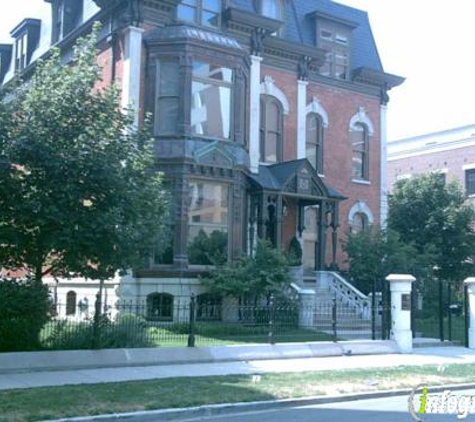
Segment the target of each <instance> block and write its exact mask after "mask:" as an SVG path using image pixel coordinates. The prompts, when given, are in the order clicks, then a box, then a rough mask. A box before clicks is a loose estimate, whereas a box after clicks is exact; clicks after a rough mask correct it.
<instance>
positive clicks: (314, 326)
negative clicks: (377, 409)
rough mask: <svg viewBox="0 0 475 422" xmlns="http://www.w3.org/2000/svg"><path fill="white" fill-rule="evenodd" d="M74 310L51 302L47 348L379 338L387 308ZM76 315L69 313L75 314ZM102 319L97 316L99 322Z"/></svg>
mask: <svg viewBox="0 0 475 422" xmlns="http://www.w3.org/2000/svg"><path fill="white" fill-rule="evenodd" d="M95 308H96V306H94V304H93V303H91V301H89V303H88V306H87V307H86V306H85V304H84V303H82V304H78V306H77V307H75V308H74V309H73V308H72V307H71V306H69V307H68V306H66V304H60V303H59V304H56V305H55V307H54V315H55V316H54V317H53V318H52V319H51V321H50V322H48V323H47V324H46V325H45V326H44V327H43V329H42V331H41V333H40V344H41V348H42V349H46V350H74V349H91V348H95V349H99V348H100V349H102V348H122V347H130V348H133V347H183V346H189V347H195V346H198V347H199V346H218V345H230V344H244V343H271V344H274V343H289V342H316V341H334V342H336V341H342V340H354V339H384V338H387V336H388V333H387V330H386V329H385V328H384V321H385V315H388V309H385V308H384V307H382V306H378V307H377V308H376V309H375V310H374V312H372V310H371V309H367V310H365V311H364V312H361V310H355V309H353V308H352V307H351V306H349V305H347V304H345V303H342V302H338V301H337V300H336V299H335V300H332V301H331V302H329V303H328V302H324V303H318V302H315V303H313V302H312V303H305V304H304V303H302V302H290V303H288V302H286V303H285V304H281V303H277V302H275V301H274V300H272V299H270V300H268V301H265V302H253V303H242V302H239V301H237V300H235V301H234V300H229V301H209V302H206V301H203V300H201V301H199V300H197V299H195V298H194V297H192V298H182V299H178V298H176V297H175V298H174V300H173V301H169V300H167V298H166V297H163V296H157V297H156V298H155V299H153V298H152V299H151V298H150V297H148V298H134V299H132V300H128V301H119V302H117V303H114V304H113V305H112V304H111V305H109V304H104V303H101V304H100V306H99V307H98V308H97V309H99V310H100V312H99V313H96V315H94V314H95V312H94V311H95ZM73 310H74V312H72V311H73ZM99 315H100V316H99Z"/></svg>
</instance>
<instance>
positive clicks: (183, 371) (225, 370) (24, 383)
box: [0, 347, 475, 390]
mask: <svg viewBox="0 0 475 422" xmlns="http://www.w3.org/2000/svg"><path fill="white" fill-rule="evenodd" d="M449 363H475V350H470V349H466V348H462V347H433V348H421V349H415V351H414V353H413V354H411V355H401V354H386V355H370V356H336V357H320V358H306V359H284V360H258V361H245V362H220V363H196V364H175V365H166V366H165V365H161V366H137V367H123V368H120V367H117V368H102V369H80V370H74V371H51V372H32V373H17V374H1V375H0V390H9V389H17V388H33V387H49V386H63V385H79V384H99V383H105V382H123V381H138V380H152V379H162V378H175V377H201V376H213V375H231V374H234V375H236V374H262V373H269V372H304V371H326V370H334V369H363V368H376V367H395V366H399V365H428V364H435V365H442V364H449Z"/></svg>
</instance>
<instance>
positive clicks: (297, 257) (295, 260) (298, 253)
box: [289, 236, 303, 266]
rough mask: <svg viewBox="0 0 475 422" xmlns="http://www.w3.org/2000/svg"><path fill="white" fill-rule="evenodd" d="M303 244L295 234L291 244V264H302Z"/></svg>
mask: <svg viewBox="0 0 475 422" xmlns="http://www.w3.org/2000/svg"><path fill="white" fill-rule="evenodd" d="M302 256H303V251H302V245H300V242H299V241H298V239H297V238H296V237H295V236H294V237H293V238H292V240H291V241H290V244H289V265H291V266H299V265H302Z"/></svg>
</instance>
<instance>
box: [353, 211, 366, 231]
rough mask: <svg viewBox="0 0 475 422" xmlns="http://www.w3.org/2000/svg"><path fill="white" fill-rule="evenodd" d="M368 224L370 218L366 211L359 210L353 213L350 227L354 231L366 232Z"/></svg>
mask: <svg viewBox="0 0 475 422" xmlns="http://www.w3.org/2000/svg"><path fill="white" fill-rule="evenodd" d="M368 226H369V219H368V216H367V215H366V214H365V213H364V212H357V213H356V214H355V215H353V219H352V220H351V227H350V229H351V232H352V233H360V232H364V231H365V230H366V229H367V228H368Z"/></svg>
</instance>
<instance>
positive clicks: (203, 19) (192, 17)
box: [177, 0, 222, 27]
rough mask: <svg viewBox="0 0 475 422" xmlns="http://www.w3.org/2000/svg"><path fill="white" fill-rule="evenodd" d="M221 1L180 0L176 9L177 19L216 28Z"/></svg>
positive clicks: (219, 15)
mask: <svg viewBox="0 0 475 422" xmlns="http://www.w3.org/2000/svg"><path fill="white" fill-rule="evenodd" d="M221 8H222V4H221V0H182V2H181V3H180V4H179V5H178V7H177V18H178V19H180V20H183V21H188V22H193V23H196V24H198V25H202V26H210V27H218V26H220V17H221Z"/></svg>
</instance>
